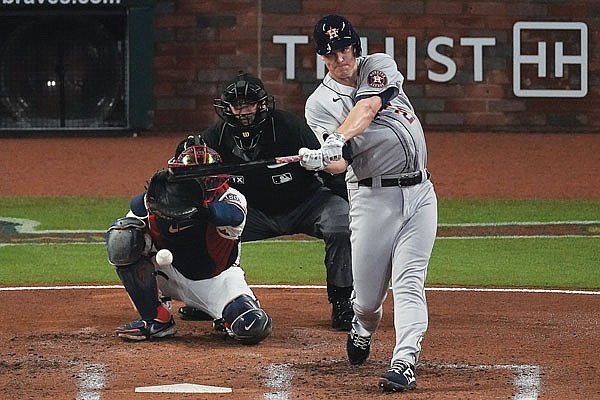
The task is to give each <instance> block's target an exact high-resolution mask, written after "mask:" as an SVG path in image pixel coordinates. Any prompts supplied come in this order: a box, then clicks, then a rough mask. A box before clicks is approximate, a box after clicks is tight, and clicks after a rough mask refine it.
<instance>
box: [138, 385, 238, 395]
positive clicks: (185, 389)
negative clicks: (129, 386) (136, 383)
mask: <svg viewBox="0 0 600 400" xmlns="http://www.w3.org/2000/svg"><path fill="white" fill-rule="evenodd" d="M135 392H136V393H231V388H228V387H221V386H207V385H195V384H193V383H176V384H174V385H158V386H141V387H136V388H135Z"/></svg>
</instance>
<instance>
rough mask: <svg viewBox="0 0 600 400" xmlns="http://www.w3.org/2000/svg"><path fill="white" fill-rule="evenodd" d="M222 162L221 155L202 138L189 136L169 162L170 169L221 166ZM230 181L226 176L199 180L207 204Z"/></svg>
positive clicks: (220, 175) (206, 177)
mask: <svg viewBox="0 0 600 400" xmlns="http://www.w3.org/2000/svg"><path fill="white" fill-rule="evenodd" d="M192 143H193V144H192ZM198 143H202V144H198ZM222 162H223V161H222V160H221V156H220V155H219V153H217V152H216V151H215V150H214V149H212V148H210V147H208V146H207V145H206V144H205V143H204V140H203V139H202V137H200V136H189V137H188V139H187V140H186V141H184V142H182V143H180V144H179V145H178V146H177V150H176V152H175V156H174V157H173V158H171V159H170V160H169V163H168V165H169V167H170V168H185V167H190V166H194V165H208V164H220V163H222ZM228 179H229V176H228V175H226V174H219V175H209V176H204V177H202V178H198V182H199V183H200V184H201V185H202V189H203V190H204V200H205V202H211V201H213V200H214V199H215V197H216V195H217V194H218V193H219V192H221V191H222V190H224V189H226V185H227V180H228Z"/></svg>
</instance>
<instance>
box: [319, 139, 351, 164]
mask: <svg viewBox="0 0 600 400" xmlns="http://www.w3.org/2000/svg"><path fill="white" fill-rule="evenodd" d="M345 142H346V139H345V138H344V136H343V135H342V134H340V133H337V132H333V133H331V134H330V135H329V136H327V139H325V143H323V146H322V147H321V152H322V153H323V164H325V166H327V165H328V164H329V163H330V162H332V161H338V160H341V159H342V147H344V143H345Z"/></svg>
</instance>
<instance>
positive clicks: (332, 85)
mask: <svg viewBox="0 0 600 400" xmlns="http://www.w3.org/2000/svg"><path fill="white" fill-rule="evenodd" d="M357 63H358V71H359V73H358V88H357V89H355V88H353V87H350V86H345V85H342V84H340V83H338V82H336V81H334V80H333V79H332V78H331V77H330V76H329V74H327V76H326V77H325V79H324V80H323V83H322V84H321V85H319V87H318V88H317V90H315V92H314V93H313V94H312V95H311V96H310V97H309V98H308V100H307V102H306V108H305V117H306V120H307V122H308V125H309V126H310V127H311V129H312V130H313V132H315V134H316V136H317V137H318V138H319V139H320V140H321V142H323V135H325V134H327V133H331V132H333V131H335V129H337V128H338V127H339V126H340V125H341V124H342V122H343V121H344V119H345V117H346V115H348V112H350V110H351V109H352V107H353V106H354V103H355V99H356V98H360V97H363V96H372V95H376V94H378V93H382V92H384V91H387V90H391V91H393V93H394V94H393V95H392V98H391V100H390V101H389V103H388V104H387V105H385V106H384V107H383V109H382V110H381V111H380V112H379V114H378V115H377V117H375V119H374V120H373V122H372V123H371V125H370V126H369V128H368V129H367V130H365V131H364V132H363V133H362V134H361V135H359V136H357V137H355V138H353V139H352V140H350V146H351V149H352V155H353V160H354V161H353V162H352V164H351V165H350V167H349V168H348V173H347V174H346V180H347V181H349V182H356V181H358V180H361V179H364V178H368V177H374V176H382V177H395V176H399V175H400V174H403V173H407V172H415V171H419V170H422V171H424V169H425V165H426V164H427V148H426V145H425V138H424V136H423V134H422V129H421V130H420V131H419V130H417V131H415V132H409V131H414V129H413V127H412V125H414V124H419V121H418V119H417V118H416V117H415V116H414V109H413V107H412V105H411V103H410V101H409V99H408V97H407V96H406V94H405V93H404V91H403V90H402V84H403V81H404V77H403V76H402V74H401V73H400V72H399V71H398V69H397V67H396V63H395V62H394V60H393V59H392V58H391V57H390V56H389V55H387V54H381V53H377V54H372V55H370V56H368V57H360V58H358V59H357ZM419 125H420V124H419Z"/></svg>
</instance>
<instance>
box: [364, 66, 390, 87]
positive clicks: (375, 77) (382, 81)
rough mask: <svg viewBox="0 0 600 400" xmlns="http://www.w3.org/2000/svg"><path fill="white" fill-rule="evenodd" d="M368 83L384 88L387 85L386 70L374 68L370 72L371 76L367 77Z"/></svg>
mask: <svg viewBox="0 0 600 400" xmlns="http://www.w3.org/2000/svg"><path fill="white" fill-rule="evenodd" d="M367 83H368V84H369V86H371V87H374V88H377V89H379V88H382V87H384V86H386V85H387V76H386V75H385V72H383V71H379V70H374V71H371V72H369V76H368V77H367Z"/></svg>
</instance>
